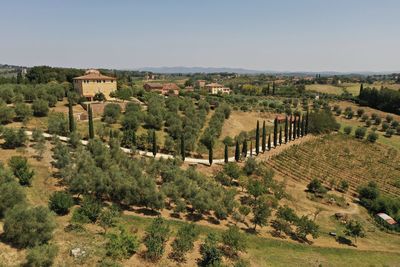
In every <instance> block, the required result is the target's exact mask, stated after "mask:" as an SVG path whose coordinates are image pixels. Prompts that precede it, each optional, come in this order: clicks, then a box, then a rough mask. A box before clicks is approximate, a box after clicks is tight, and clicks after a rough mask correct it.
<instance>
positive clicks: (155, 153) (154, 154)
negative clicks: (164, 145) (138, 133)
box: [153, 131, 157, 157]
mask: <svg viewBox="0 0 400 267" xmlns="http://www.w3.org/2000/svg"><path fill="white" fill-rule="evenodd" d="M156 138H157V137H156V131H153V156H154V157H155V156H156V155H157V139H156Z"/></svg>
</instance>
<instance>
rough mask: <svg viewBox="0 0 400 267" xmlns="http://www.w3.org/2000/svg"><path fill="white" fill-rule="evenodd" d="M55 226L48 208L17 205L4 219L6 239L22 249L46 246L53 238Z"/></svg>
mask: <svg viewBox="0 0 400 267" xmlns="http://www.w3.org/2000/svg"><path fill="white" fill-rule="evenodd" d="M55 226H56V224H55V222H54V218H53V216H52V215H51V213H50V211H49V210H48V209H47V208H45V207H41V206H38V207H25V206H22V205H17V206H15V207H14V208H12V209H10V210H8V211H7V213H6V216H5V218H4V239H5V240H6V241H8V242H10V243H11V244H13V245H14V246H16V247H21V248H24V247H33V246H37V245H41V244H45V243H47V241H49V240H50V239H51V238H52V236H53V230H54V229H55Z"/></svg>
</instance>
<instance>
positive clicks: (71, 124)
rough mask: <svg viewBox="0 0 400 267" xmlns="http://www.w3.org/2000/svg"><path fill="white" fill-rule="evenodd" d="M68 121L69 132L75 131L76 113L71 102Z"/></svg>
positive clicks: (69, 102)
mask: <svg viewBox="0 0 400 267" xmlns="http://www.w3.org/2000/svg"><path fill="white" fill-rule="evenodd" d="M68 120H69V132H70V133H72V132H73V131H75V121H74V111H73V108H72V103H71V101H68Z"/></svg>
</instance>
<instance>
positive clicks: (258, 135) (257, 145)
mask: <svg viewBox="0 0 400 267" xmlns="http://www.w3.org/2000/svg"><path fill="white" fill-rule="evenodd" d="M258 154H260V123H259V122H258V121H257V128H256V155H258Z"/></svg>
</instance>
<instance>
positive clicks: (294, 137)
mask: <svg viewBox="0 0 400 267" xmlns="http://www.w3.org/2000/svg"><path fill="white" fill-rule="evenodd" d="M296 126H297V122H296V115H295V116H293V140H296V132H297V131H296Z"/></svg>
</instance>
